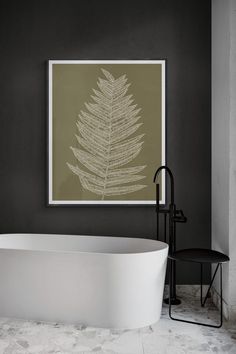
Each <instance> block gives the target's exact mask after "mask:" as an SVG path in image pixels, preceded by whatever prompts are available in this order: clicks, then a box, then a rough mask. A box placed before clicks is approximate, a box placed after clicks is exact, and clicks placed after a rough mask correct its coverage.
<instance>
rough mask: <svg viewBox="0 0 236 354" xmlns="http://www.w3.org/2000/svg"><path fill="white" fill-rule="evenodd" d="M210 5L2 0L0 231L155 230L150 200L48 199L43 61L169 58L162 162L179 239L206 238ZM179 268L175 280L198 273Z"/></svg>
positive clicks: (160, 0) (190, 242)
mask: <svg viewBox="0 0 236 354" xmlns="http://www.w3.org/2000/svg"><path fill="white" fill-rule="evenodd" d="M210 10H211V9H210V1H209V0H208V1H206V0H201V1H200V0H199V1H189V0H179V1H174V0H172V1H171V0H153V1H152V0H151V1H150V0H146V1H136V2H133V1H116V2H115V1H103V0H101V1H79V0H75V1H73V0H67V1H58V0H57V1H56V0H55V1H50V0H48V1H47V2H44V1H25V0H23V1H5V2H2V5H1V8H0V27H1V30H0V37H1V38H0V46H1V54H0V119H1V127H0V135H1V136H0V144H1V146H0V154H1V156H0V163H1V166H0V200H1V203H0V208H1V210H0V232H2V233H7V232H34V233H71V234H92V235H118V236H130V237H147V238H155V213H154V208H153V207H136V208H135V207H106V208H105V207H73V208H68V207H67V208H65V207H47V206H46V178H47V169H46V158H47V157H46V146H47V137H46V125H47V109H46V97H47V93H46V92H47V74H46V62H47V60H48V59H144V58H149V59H158V58H167V60H168V73H167V75H168V76H167V108H168V117H167V161H168V165H169V167H170V168H171V169H172V170H173V172H174V175H175V180H176V202H177V206H178V207H180V208H183V210H184V211H185V213H186V215H187V216H188V223H187V224H186V225H180V226H178V230H177V231H178V235H177V236H178V246H179V247H183V246H184V247H186V246H202V247H208V246H209V245H210V222H211V204H210V200H211V167H210V166H211V156H210V154H211V123H210V119H211V117H210V76H211V67H210V48H211V46H210V35H211V33H210V31H211V23H210V18H211V14H210ZM157 167H158V166H157ZM185 268H186V267H182V268H181V271H180V273H181V276H180V277H179V281H181V282H184V283H188V282H196V279H197V278H196V276H195V274H194V271H195V268H189V267H188V269H189V270H191V272H190V271H188V272H186V271H185Z"/></svg>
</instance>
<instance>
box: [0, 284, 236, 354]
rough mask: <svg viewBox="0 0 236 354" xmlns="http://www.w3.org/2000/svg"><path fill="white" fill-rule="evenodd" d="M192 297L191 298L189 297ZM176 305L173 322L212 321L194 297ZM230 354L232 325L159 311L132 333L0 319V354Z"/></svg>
mask: <svg viewBox="0 0 236 354" xmlns="http://www.w3.org/2000/svg"><path fill="white" fill-rule="evenodd" d="M191 294H192V295H193V296H192V295H191ZM179 295H180V297H181V300H182V304H181V305H179V306H175V307H173V310H174V311H175V313H176V316H184V317H185V318H189V319H197V320H199V321H205V322H206V321H210V320H211V321H216V320H217V318H218V315H219V313H218V311H217V309H216V308H215V307H214V305H213V304H212V303H211V302H210V300H209V304H208V306H207V308H206V309H205V308H201V306H200V303H199V300H197V298H196V296H195V295H196V291H195V290H194V289H192V290H190V295H191V296H188V295H187V291H186V289H184V290H183V291H182V292H181V291H179ZM33 353H35V354H54V353H55V354H69V353H78V354H88V353H90V354H185V353H186V354H198V353H201V354H208V353H219V354H223V353H224V354H235V353H236V324H233V323H230V322H225V323H224V325H223V327H222V328H221V329H213V328H208V327H202V326H196V325H191V324H186V323H182V322H176V321H172V320H170V319H169V317H168V306H167V305H163V311H162V317H161V320H160V321H159V322H158V323H156V324H153V325H152V326H149V327H145V328H142V329H137V330H125V331H124V330H110V329H102V328H92V327H87V328H86V327H84V326H81V325H66V324H57V323H50V324H49V323H39V322H30V321H23V320H14V319H7V318H0V354H33Z"/></svg>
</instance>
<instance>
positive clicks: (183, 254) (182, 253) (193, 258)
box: [168, 248, 229, 328]
mask: <svg viewBox="0 0 236 354" xmlns="http://www.w3.org/2000/svg"><path fill="white" fill-rule="evenodd" d="M168 258H169V260H170V263H171V264H170V277H169V289H170V292H171V288H172V284H171V282H172V278H173V277H172V274H171V273H172V269H173V266H172V263H173V262H176V261H185V262H195V263H199V264H200V285H201V306H202V307H204V306H205V303H206V300H207V298H208V295H209V293H210V290H211V287H212V284H213V282H214V279H215V276H216V273H217V271H218V269H220V323H219V324H218V325H211V324H207V323H202V322H195V321H188V320H184V319H181V318H175V317H173V316H172V313H171V309H172V304H171V301H169V316H170V318H171V319H172V320H175V321H180V322H186V323H193V324H198V325H202V326H207V327H213V328H220V327H221V326H222V323H223V299H222V263H226V262H228V261H229V257H228V256H227V255H225V254H223V253H220V252H217V251H214V250H211V249H204V248H189V249H183V250H179V251H175V252H173V253H172V254H170V255H169V256H168ZM204 263H208V264H209V263H210V264H213V263H215V264H217V266H216V269H215V272H214V274H213V276H212V279H211V282H210V285H209V287H208V290H207V293H206V296H205V298H204V300H203V295H202V273H203V265H204Z"/></svg>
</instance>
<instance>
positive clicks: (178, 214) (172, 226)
mask: <svg viewBox="0 0 236 354" xmlns="http://www.w3.org/2000/svg"><path fill="white" fill-rule="evenodd" d="M162 170H165V171H166V172H167V173H168V175H169V177H170V188H171V189H170V204H169V209H164V208H162V209H161V208H160V204H159V196H160V189H159V184H158V183H157V180H158V175H159V173H160V172H161V171H162ZM153 182H154V183H155V184H156V213H157V240H159V215H160V214H164V241H165V242H166V239H167V237H166V229H167V228H166V218H167V215H168V216H169V254H170V255H171V254H172V253H173V252H175V251H176V222H186V221H187V218H186V217H185V216H184V214H183V211H182V210H177V209H176V205H175V199H174V192H175V191H174V176H173V173H172V172H171V170H170V169H169V167H167V166H160V167H159V168H158V169H157V171H156V173H155V175H154V179H153ZM171 266H172V272H171V274H172V281H171V284H172V287H171V289H170V297H171V304H172V305H179V304H180V303H181V301H180V300H179V299H177V297H176V264H175V262H171ZM164 302H165V303H166V304H169V299H165V300H164Z"/></svg>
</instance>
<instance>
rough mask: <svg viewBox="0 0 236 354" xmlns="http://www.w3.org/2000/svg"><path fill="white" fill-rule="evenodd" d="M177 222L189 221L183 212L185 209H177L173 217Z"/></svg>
mask: <svg viewBox="0 0 236 354" xmlns="http://www.w3.org/2000/svg"><path fill="white" fill-rule="evenodd" d="M172 220H173V221H175V222H187V218H186V216H185V215H184V213H183V210H176V211H175V216H174V217H173V218H172Z"/></svg>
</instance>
